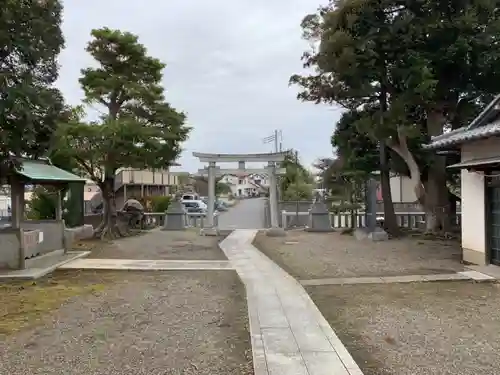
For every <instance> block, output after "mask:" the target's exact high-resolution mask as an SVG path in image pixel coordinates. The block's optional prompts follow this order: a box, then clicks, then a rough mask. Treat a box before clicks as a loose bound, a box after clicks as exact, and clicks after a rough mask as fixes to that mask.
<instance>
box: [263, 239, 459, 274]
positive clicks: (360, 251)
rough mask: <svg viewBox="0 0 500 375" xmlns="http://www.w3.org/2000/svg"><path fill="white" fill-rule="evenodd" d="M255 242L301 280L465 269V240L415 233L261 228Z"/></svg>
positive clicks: (450, 271) (430, 272)
mask: <svg viewBox="0 0 500 375" xmlns="http://www.w3.org/2000/svg"><path fill="white" fill-rule="evenodd" d="M254 245H255V246H256V247H257V248H258V249H260V250H261V251H262V252H263V253H264V254H266V255H267V256H268V257H269V258H271V259H272V260H273V261H275V262H276V263H278V264H279V265H280V266H281V267H282V268H283V269H284V270H286V271H287V272H288V273H290V274H291V275H292V276H294V277H296V278H298V279H300V280H308V279H322V278H334V277H363V276H399V275H426V274H437V273H454V272H457V271H463V270H464V266H463V265H462V264H461V263H460V259H461V253H462V252H461V250H460V244H459V243H458V242H455V241H443V240H435V241H431V240H425V239H417V238H413V237H405V238H401V239H393V240H390V241H383V242H371V241H358V240H356V239H355V238H354V237H352V236H350V235H343V234H340V233H338V232H334V233H308V232H304V231H288V232H287V236H286V237H285V238H279V237H267V236H266V235H265V234H264V233H262V232H259V234H258V235H257V236H256V238H255V241H254Z"/></svg>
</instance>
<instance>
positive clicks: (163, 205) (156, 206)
mask: <svg viewBox="0 0 500 375" xmlns="http://www.w3.org/2000/svg"><path fill="white" fill-rule="evenodd" d="M170 200H171V198H170V197H165V196H159V197H151V209H152V210H153V212H166V211H167V209H168V206H170Z"/></svg>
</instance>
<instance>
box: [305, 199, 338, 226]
mask: <svg viewBox="0 0 500 375" xmlns="http://www.w3.org/2000/svg"><path fill="white" fill-rule="evenodd" d="M305 230H306V231H307V232H333V228H332V221H331V217H330V211H328V208H327V207H326V204H325V203H324V202H322V201H321V200H317V201H316V202H314V203H313V205H312V207H311V209H310V210H309V225H308V227H307V228H306V229H305Z"/></svg>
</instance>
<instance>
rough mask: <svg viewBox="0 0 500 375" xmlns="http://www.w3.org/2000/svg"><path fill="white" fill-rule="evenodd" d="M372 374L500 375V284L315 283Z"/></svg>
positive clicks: (332, 319) (317, 296) (326, 310)
mask: <svg viewBox="0 0 500 375" xmlns="http://www.w3.org/2000/svg"><path fill="white" fill-rule="evenodd" d="M307 290H308V292H309V294H310V295H311V297H312V298H313V300H314V301H315V303H316V305H318V307H319V309H320V310H321V312H322V313H323V315H324V316H325V318H326V319H327V320H328V321H329V323H330V325H331V326H332V328H333V329H334V330H335V332H336V333H337V335H338V336H339V338H340V339H341V340H342V342H343V343H344V345H346V347H347V349H348V350H349V352H350V353H351V354H352V355H353V357H354V359H355V360H356V362H357V363H358V365H360V367H361V369H362V370H363V372H364V374H365V375H438V374H439V375H498V374H499V373H500V370H499V369H500V356H499V353H500V336H499V334H498V327H500V309H499V308H498V306H500V289H499V285H498V284H489V283H472V282H432V283H414V284H386V285H367V284H364V285H361V284H358V285H344V286H318V287H308V288H307Z"/></svg>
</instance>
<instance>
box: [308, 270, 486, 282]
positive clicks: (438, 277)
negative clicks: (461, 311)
mask: <svg viewBox="0 0 500 375" xmlns="http://www.w3.org/2000/svg"><path fill="white" fill-rule="evenodd" d="M451 280H474V281H495V280H496V279H495V277H492V276H489V275H485V274H484V273H481V272H477V271H463V272H457V273H446V274H433V275H403V276H383V277H335V278H331V279H312V280H300V283H301V284H302V285H304V286H318V285H342V284H384V283H385V284H390V283H413V282H428V281H451Z"/></svg>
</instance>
